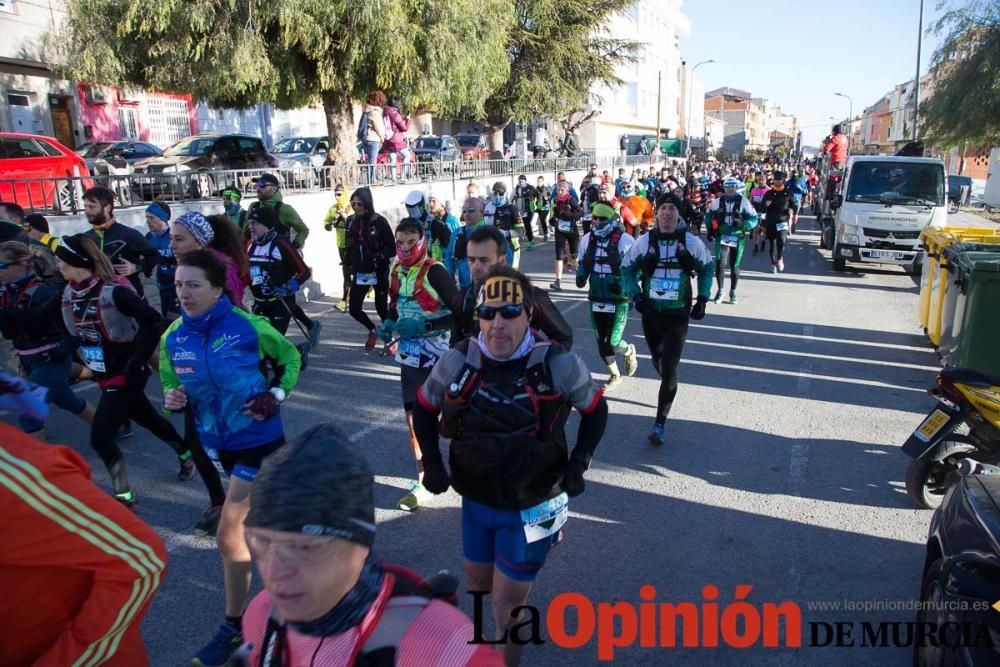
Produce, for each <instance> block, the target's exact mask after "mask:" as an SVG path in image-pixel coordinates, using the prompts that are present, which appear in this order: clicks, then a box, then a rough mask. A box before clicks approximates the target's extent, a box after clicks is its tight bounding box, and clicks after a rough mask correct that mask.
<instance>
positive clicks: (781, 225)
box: [775, 222, 788, 232]
mask: <svg viewBox="0 0 1000 667" xmlns="http://www.w3.org/2000/svg"><path fill="white" fill-rule="evenodd" d="M775 229H777V230H778V231H779V232H783V231H786V230H787V229H788V223H787V222H779V223H778V224H777V225H775Z"/></svg>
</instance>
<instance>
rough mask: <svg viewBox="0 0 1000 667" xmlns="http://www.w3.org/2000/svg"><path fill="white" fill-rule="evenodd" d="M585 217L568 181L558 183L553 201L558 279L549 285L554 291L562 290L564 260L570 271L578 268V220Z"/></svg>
mask: <svg viewBox="0 0 1000 667" xmlns="http://www.w3.org/2000/svg"><path fill="white" fill-rule="evenodd" d="M581 217H583V208H582V207H581V206H580V202H579V200H577V198H576V197H575V196H574V195H573V193H572V192H570V191H569V183H568V182H567V181H559V183H558V184H557V185H556V196H555V198H554V199H553V201H552V219H553V221H554V222H555V228H556V237H555V240H556V242H555V249H556V280H555V282H554V283H552V284H551V285H549V287H550V288H551V289H552V291H554V292H558V291H560V290H562V273H563V262H565V263H566V268H567V269H569V270H570V271H575V270H576V265H575V263H574V262H575V258H576V253H577V251H578V250H579V247H580V228H579V226H578V225H577V221H578V220H580V218H581Z"/></svg>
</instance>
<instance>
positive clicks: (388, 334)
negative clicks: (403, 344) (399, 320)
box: [378, 320, 396, 343]
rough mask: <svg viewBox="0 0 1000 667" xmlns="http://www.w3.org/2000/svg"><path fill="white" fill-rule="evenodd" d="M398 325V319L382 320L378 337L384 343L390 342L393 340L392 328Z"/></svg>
mask: <svg viewBox="0 0 1000 667" xmlns="http://www.w3.org/2000/svg"><path fill="white" fill-rule="evenodd" d="M395 326H396V320H386V321H384V322H382V326H380V327H379V328H378V337H379V340H381V341H382V342H383V343H388V342H389V341H391V340H392V330H393V329H394V328H395Z"/></svg>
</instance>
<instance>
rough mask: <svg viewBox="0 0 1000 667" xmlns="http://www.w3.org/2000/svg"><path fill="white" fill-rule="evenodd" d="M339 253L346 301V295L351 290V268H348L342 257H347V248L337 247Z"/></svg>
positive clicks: (345, 299)
mask: <svg viewBox="0 0 1000 667" xmlns="http://www.w3.org/2000/svg"><path fill="white" fill-rule="evenodd" d="M337 251H338V252H339V253H340V270H341V272H343V274H344V296H343V299H344V301H347V295H348V294H350V292H351V270H350V268H348V266H347V264H346V263H345V262H344V258H345V257H347V248H337Z"/></svg>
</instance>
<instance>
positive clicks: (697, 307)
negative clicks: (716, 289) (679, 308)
mask: <svg viewBox="0 0 1000 667" xmlns="http://www.w3.org/2000/svg"><path fill="white" fill-rule="evenodd" d="M707 301H708V297H704V296H699V297H698V298H697V299H696V300H695V302H694V305H693V306H691V319H692V320H700V319H702V318H703V317H705V303H706V302H707Z"/></svg>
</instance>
